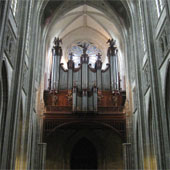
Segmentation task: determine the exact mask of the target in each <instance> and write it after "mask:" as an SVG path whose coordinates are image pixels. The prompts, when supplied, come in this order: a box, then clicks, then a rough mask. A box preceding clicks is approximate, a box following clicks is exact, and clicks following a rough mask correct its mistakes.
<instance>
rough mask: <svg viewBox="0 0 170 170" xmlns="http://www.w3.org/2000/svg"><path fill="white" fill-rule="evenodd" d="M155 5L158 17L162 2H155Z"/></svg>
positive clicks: (159, 0)
mask: <svg viewBox="0 0 170 170" xmlns="http://www.w3.org/2000/svg"><path fill="white" fill-rule="evenodd" d="M155 5H156V11H157V15H158V17H159V16H160V14H161V11H162V9H163V2H162V0H155Z"/></svg>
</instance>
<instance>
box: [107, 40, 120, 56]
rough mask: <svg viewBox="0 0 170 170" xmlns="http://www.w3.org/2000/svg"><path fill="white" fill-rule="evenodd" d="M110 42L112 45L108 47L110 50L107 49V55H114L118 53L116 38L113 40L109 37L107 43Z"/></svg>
mask: <svg viewBox="0 0 170 170" xmlns="http://www.w3.org/2000/svg"><path fill="white" fill-rule="evenodd" d="M108 43H109V44H110V47H109V48H108V51H107V56H109V57H110V56H114V55H117V52H118V49H117V47H115V45H116V40H113V38H112V39H109V40H108V41H107V44H108Z"/></svg>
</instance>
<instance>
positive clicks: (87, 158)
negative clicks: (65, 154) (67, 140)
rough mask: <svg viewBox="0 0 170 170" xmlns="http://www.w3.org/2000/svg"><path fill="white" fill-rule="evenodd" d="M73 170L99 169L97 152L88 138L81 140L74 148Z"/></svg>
mask: <svg viewBox="0 0 170 170" xmlns="http://www.w3.org/2000/svg"><path fill="white" fill-rule="evenodd" d="M70 161H71V162H70V165H71V169H97V152H96V149H95V147H94V145H93V144H92V143H91V142H90V141H89V140H88V139H86V138H82V139H80V140H79V141H78V142H77V143H76V144H75V146H74V147H73V150H72V153H71V160H70Z"/></svg>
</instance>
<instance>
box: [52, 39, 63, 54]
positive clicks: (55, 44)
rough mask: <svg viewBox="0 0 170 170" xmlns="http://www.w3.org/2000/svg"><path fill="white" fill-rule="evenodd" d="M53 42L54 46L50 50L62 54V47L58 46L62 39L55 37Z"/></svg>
mask: <svg viewBox="0 0 170 170" xmlns="http://www.w3.org/2000/svg"><path fill="white" fill-rule="evenodd" d="M53 43H54V46H53V49H52V51H55V54H56V55H57V56H62V49H61V47H60V44H62V39H59V37H58V38H56V37H55V38H54V41H53Z"/></svg>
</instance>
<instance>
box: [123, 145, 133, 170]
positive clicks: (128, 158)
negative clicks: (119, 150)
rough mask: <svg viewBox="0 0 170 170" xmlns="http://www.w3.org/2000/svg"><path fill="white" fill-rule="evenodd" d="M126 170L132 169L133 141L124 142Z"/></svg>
mask: <svg viewBox="0 0 170 170" xmlns="http://www.w3.org/2000/svg"><path fill="white" fill-rule="evenodd" d="M123 161H124V170H131V169H132V167H133V166H132V157H131V143H123Z"/></svg>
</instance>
